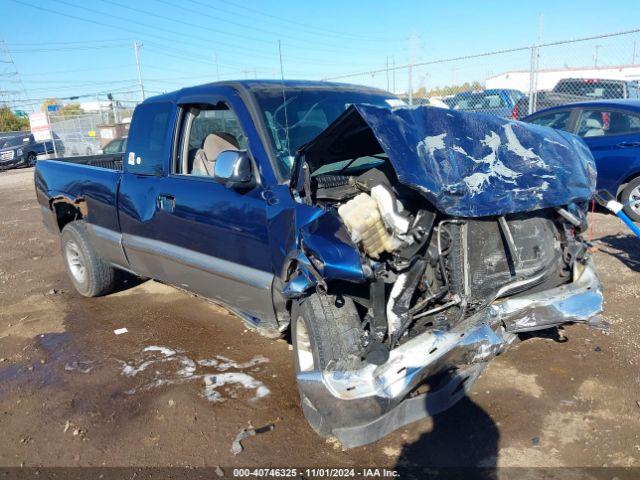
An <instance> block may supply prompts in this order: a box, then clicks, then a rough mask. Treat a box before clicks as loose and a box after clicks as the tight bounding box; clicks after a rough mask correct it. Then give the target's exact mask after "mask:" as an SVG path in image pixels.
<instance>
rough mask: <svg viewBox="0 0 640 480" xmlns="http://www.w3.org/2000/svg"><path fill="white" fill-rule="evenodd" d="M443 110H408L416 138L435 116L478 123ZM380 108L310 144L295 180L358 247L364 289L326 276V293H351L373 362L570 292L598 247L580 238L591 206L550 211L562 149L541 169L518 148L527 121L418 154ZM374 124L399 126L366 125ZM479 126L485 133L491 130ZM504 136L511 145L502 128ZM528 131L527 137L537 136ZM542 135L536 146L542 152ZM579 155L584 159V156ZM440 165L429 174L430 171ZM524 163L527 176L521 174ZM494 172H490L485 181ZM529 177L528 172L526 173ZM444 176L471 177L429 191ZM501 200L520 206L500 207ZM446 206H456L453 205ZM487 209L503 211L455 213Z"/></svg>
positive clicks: (422, 147)
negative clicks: (418, 341)
mask: <svg viewBox="0 0 640 480" xmlns="http://www.w3.org/2000/svg"><path fill="white" fill-rule="evenodd" d="M361 108H362V110H361ZM433 110H437V109H430V110H428V109H424V110H420V109H414V110H410V111H408V112H409V113H410V114H411V115H412V116H413V117H416V116H417V114H418V113H420V114H421V115H422V116H420V117H417V119H416V118H412V120H413V121H415V122H418V123H417V124H416V125H412V126H413V127H414V129H415V130H418V131H419V130H420V129H422V130H428V129H430V128H432V125H431V124H430V123H425V122H424V119H425V118H428V116H429V115H435V116H434V121H433V123H434V124H436V123H438V122H440V123H441V125H440V126H441V127H442V125H445V126H446V128H449V129H451V128H453V127H452V126H457V125H458V123H456V121H457V120H459V122H463V121H467V122H468V117H461V118H460V119H457V118H453V120H452V119H449V118H446V117H443V115H449V116H451V117H453V116H454V115H453V114H449V113H447V114H443V113H442V112H437V113H433ZM381 111H382V109H378V110H373V109H371V111H369V110H368V109H367V108H365V107H357V108H353V107H352V109H351V111H347V112H346V113H345V115H343V118H342V119H338V120H337V121H336V122H335V123H334V125H333V126H332V127H329V128H328V129H327V130H326V131H325V132H323V134H322V135H320V136H318V138H317V139H316V140H314V142H312V143H311V144H308V145H307V146H305V147H303V149H302V151H301V155H299V158H297V160H296V161H297V168H294V179H293V181H292V187H293V188H294V195H296V196H297V198H298V199H299V201H301V202H304V203H306V204H308V205H312V206H316V207H321V208H323V209H324V210H325V211H326V212H327V213H328V214H329V215H332V216H335V217H336V218H337V219H338V222H339V224H340V225H341V226H342V227H341V228H344V229H346V231H347V234H348V236H349V237H350V239H351V242H352V243H353V244H355V245H356V246H357V249H358V252H359V255H360V264H361V268H362V272H363V276H364V282H361V283H360V284H359V285H349V286H345V282H340V281H338V282H337V283H336V284H335V285H332V282H331V279H325V278H323V279H322V283H323V285H322V286H323V289H326V290H328V291H329V292H330V293H331V292H333V293H336V294H338V293H339V294H344V295H347V296H350V297H351V298H353V300H354V301H355V302H356V303H357V304H358V305H359V307H360V311H361V313H362V315H361V317H362V325H363V332H364V335H363V337H364V338H363V352H364V354H363V358H364V357H366V358H367V360H368V361H369V362H374V363H375V362H384V361H385V360H386V358H387V355H386V353H387V352H388V351H390V350H391V349H393V348H395V347H396V346H397V345H400V344H402V343H403V342H406V341H407V340H409V339H411V338H413V337H415V336H416V335H420V334H421V333H424V332H427V331H441V332H446V331H448V330H450V329H452V328H454V327H455V326H456V325H458V324H459V323H460V322H462V321H463V320H464V319H465V318H468V317H470V316H472V315H473V314H475V313H477V312H478V311H480V310H482V309H483V308H486V307H488V306H489V305H490V304H492V303H493V302H496V301H500V299H501V298H504V297H514V296H517V295H519V294H523V293H525V292H526V293H534V292H537V291H542V290H546V289H552V288H555V287H558V286H560V285H562V284H565V283H568V282H570V281H571V279H572V273H573V271H574V269H575V266H576V264H577V263H582V264H585V263H586V262H587V258H588V253H587V249H588V244H587V242H586V241H585V240H584V238H583V237H582V233H583V232H584V231H585V229H586V225H587V223H586V211H587V204H586V201H585V200H583V201H580V200H579V199H576V200H575V201H574V200H572V201H569V202H567V203H565V204H564V205H562V206H561V207H557V206H547V205H545V201H544V200H545V199H546V196H545V195H549V196H551V194H556V195H559V193H558V192H557V191H556V190H553V191H552V190H551V188H550V187H549V185H550V182H551V181H552V180H551V179H555V177H554V175H555V176H557V175H558V169H557V166H556V165H551V164H549V163H547V161H548V159H551V160H554V161H557V160H562V158H563V157H562V156H561V155H560V153H562V154H564V153H565V152H563V151H562V150H561V149H560V148H558V147H557V146H556V145H552V146H553V148H554V150H552V151H550V152H547V156H546V157H545V158H544V160H543V157H541V156H539V155H538V154H536V153H535V152H534V151H533V149H531V148H526V147H525V146H523V145H522V144H521V143H520V138H525V137H523V136H521V137H518V136H516V134H515V131H516V130H514V129H515V128H516V127H519V124H514V123H508V122H505V121H504V120H499V119H495V120H491V121H487V122H486V123H487V125H484V124H483V127H486V131H487V132H488V133H486V134H485V139H484V140H482V139H480V140H476V139H474V138H472V137H470V136H467V137H466V139H467V140H466V142H467V143H466V144H465V148H463V147H462V146H461V144H462V143H463V142H462V139H461V138H460V137H455V138H454V139H452V143H453V144H452V145H451V147H450V148H448V146H447V145H446V144H445V142H444V141H443V140H444V139H445V138H446V137H447V135H448V132H445V133H443V134H440V135H434V136H426V137H422V140H420V141H417V142H416V144H415V148H414V150H415V152H413V151H411V152H409V153H411V154H412V155H411V156H409V155H408V154H407V151H406V150H405V147H406V145H407V141H406V138H402V140H403V141H402V142H401V143H398V145H396V146H395V147H394V146H393V145H392V144H391V142H392V141H397V140H398V137H399V136H400V135H405V136H406V135H410V134H411V135H413V132H414V130H410V129H408V128H407V126H406V125H403V124H398V120H397V118H396V116H393V113H391V114H390V113H388V112H387V113H383V114H381V113H380V112H381ZM402 113H403V114H406V113H407V112H406V111H402ZM376 115H384V116H385V118H388V119H389V120H388V122H387V123H381V122H380V121H379V119H378V118H374V121H368V120H367V116H372V117H373V116H376ZM443 118H444V119H443ZM365 120H367V122H368V123H367V122H365ZM493 123H495V125H494V124H493ZM388 124H391V128H389V126H388ZM396 127H397V128H396ZM473 127H474V133H476V134H477V135H478V136H480V135H481V133H482V131H480V130H478V126H477V125H474V126H473ZM499 127H501V128H502V130H503V131H504V133H503V135H504V138H505V140H504V141H506V143H505V144H503V143H502V142H503V140H502V138H503V137H501V136H500V135H499V134H498V133H496V131H495V130H498V128H499ZM394 128H395V129H394ZM523 128H524V127H523ZM528 128H529V127H527V128H526V129H524V130H523V133H524V134H526V135H531V132H530V131H529V130H528ZM540 138H541V137H537V136H535V137H534V140H535V141H536V142H537V143H538V144H540ZM561 140H563V142H565V143H566V146H565V145H564V144H563V143H562V142H559V141H555V140H554V141H553V142H552V143H555V144H557V145H562V146H563V148H565V149H567V151H568V152H571V151H572V149H573V146H572V144H571V142H572V141H573V139H569V141H568V140H567V139H562V138H561ZM469 145H471V146H473V147H474V148H475V149H476V150H478V152H481V154H484V153H486V155H485V157H482V156H480V155H476V156H473V155H472V154H471V153H469V152H470V151H471V149H470V147H469ZM389 152H391V153H392V154H394V155H395V156H392V155H390V153H389ZM576 152H577V153H576ZM474 153H475V151H474ZM573 154H577V155H578V157H579V156H580V155H582V153H581V150H577V149H574V150H573ZM462 159H464V162H463V161H462ZM577 160H581V159H580V158H578V159H577ZM434 162H435V165H433V166H430V167H429V170H426V167H425V165H429V163H432V164H433V163H434ZM456 162H457V163H456ZM465 162H466V163H465ZM507 162H510V163H507ZM587 163H588V162H587ZM458 164H459V165H458ZM557 164H559V162H558V163H557ZM507 165H509V167H507ZM514 165H517V166H518V167H519V169H520V170H519V171H516V170H515V169H513V168H511V167H512V166H514ZM579 165H582V166H583V167H585V165H584V164H579ZM462 166H464V167H465V168H466V171H465V172H464V175H466V176H463V172H462V171H459V172H458V173H457V175H454V173H453V172H452V171H453V170H461V168H462ZM487 167H489V168H490V170H489V172H488V173H484V172H486V168H487ZM586 167H588V164H586ZM586 167H585V168H586ZM491 168H493V170H491ZM524 168H526V169H527V170H526V171H527V173H526V175H524V174H522V173H520V172H524V171H525V170H524ZM430 171H431V172H432V174H430V173H429V172H430ZM425 173H426V174H427V176H425ZM583 173H584V175H583V176H582V177H581V178H580V180H581V181H582V182H583V183H584V188H587V186H588V182H589V181H591V180H590V177H589V175H590V171H589V169H588V168H586V170H584V168H583ZM430 175H433V178H432V177H431V176H430ZM445 176H447V178H448V179H450V180H456V179H458V178H462V180H461V181H458V183H451V184H450V185H442V184H441V183H438V184H436V185H435V186H434V187H431V188H426V187H424V185H430V184H431V183H433V179H434V178H444V177H445ZM525 176H526V177H527V180H526V181H527V182H529V183H526V184H525V183H524V182H523V183H522V185H523V186H524V185H529V184H530V183H531V182H532V181H533V180H531V178H535V179H536V180H535V182H538V186H537V187H528V188H522V187H521V186H520V184H519V182H518V181H517V180H516V179H519V178H520V177H522V178H524V177H525ZM493 177H495V179H494V178H493ZM479 178H482V180H481V181H479V180H478V179H479ZM479 182H480V183H479ZM579 186H580V187H583V185H582V184H579ZM556 188H559V187H556ZM492 189H493V190H495V191H496V194H495V199H494V200H492V204H491V205H487V204H486V201H484V203H483V204H482V205H481V206H478V205H475V204H474V201H475V199H478V198H479V197H480V195H484V194H487V195H488V193H489V191H490V190H492ZM433 192H436V193H437V195H436V196H434V195H433ZM500 195H502V196H504V197H505V198H508V199H509V201H510V202H512V203H514V202H517V204H515V203H514V205H506V206H505V205H501V204H500ZM456 198H457V200H455V203H452V202H454V199H456ZM528 198H529V199H528ZM565 198H566V196H565ZM434 200H436V201H438V202H439V203H438V204H436V203H434ZM505 202H506V200H505ZM448 205H453V208H445V207H447V206H448ZM523 205H524V206H526V207H527V208H523ZM556 205H557V204H556ZM536 206H537V208H535V207H536ZM481 210H484V211H486V212H497V214H487V215H476V214H472V215H456V212H474V213H475V212H478V211H481ZM503 212H504V213H503ZM509 212H516V213H509ZM309 255H310V256H311V257H312V258H313V262H315V264H317V265H316V266H317V267H318V271H321V270H322V267H323V265H322V262H321V261H320V260H319V259H318V258H315V256H314V254H313V253H312V252H310V253H309ZM316 276H317V277H320V276H321V275H320V274H319V273H318V274H317V275H316ZM345 287H347V288H345ZM381 347H382V348H381ZM372 352H374V353H372Z"/></svg>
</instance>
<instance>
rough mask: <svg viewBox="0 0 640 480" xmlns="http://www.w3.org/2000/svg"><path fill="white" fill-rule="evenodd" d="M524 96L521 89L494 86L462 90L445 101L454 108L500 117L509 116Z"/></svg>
mask: <svg viewBox="0 0 640 480" xmlns="http://www.w3.org/2000/svg"><path fill="white" fill-rule="evenodd" d="M523 97H524V93H522V92H521V91H520V90H510V89H506V88H494V89H489V90H480V91H469V92H461V93H458V94H457V95H454V96H453V97H452V98H448V99H445V100H444V102H445V103H446V104H447V105H449V108H451V109H452V110H462V111H464V112H476V113H488V114H491V115H496V116H498V117H504V118H506V117H509V116H510V115H511V113H512V112H513V108H514V106H515V105H516V103H517V102H518V101H519V100H520V99H521V98H523Z"/></svg>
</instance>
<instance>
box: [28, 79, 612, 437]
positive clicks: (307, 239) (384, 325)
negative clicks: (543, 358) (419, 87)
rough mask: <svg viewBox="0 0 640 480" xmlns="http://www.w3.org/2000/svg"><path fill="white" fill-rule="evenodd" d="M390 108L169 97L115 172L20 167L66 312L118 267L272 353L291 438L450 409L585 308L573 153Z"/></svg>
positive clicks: (379, 426)
mask: <svg viewBox="0 0 640 480" xmlns="http://www.w3.org/2000/svg"><path fill="white" fill-rule="evenodd" d="M401 103H402V102H400V101H399V99H397V98H395V97H394V96H393V95H392V94H390V93H388V92H384V91H381V90H376V89H372V88H366V87H360V86H353V85H345V84H335V83H326V82H303V81H286V82H278V81H258V80H255V81H241V82H225V83H213V84H207V85H202V86H197V87H193V88H185V89H182V90H179V91H177V92H173V93H168V94H165V95H161V96H157V97H154V98H150V99H147V100H146V101H145V102H143V103H142V104H141V105H139V106H138V107H137V108H136V110H135V113H134V115H133V120H132V124H131V129H130V132H129V138H128V141H127V146H126V151H125V152H124V154H119V155H114V156H111V157H110V156H106V157H105V156H100V157H88V158H85V159H83V158H73V159H68V160H66V159H61V160H56V161H53V160H49V161H42V162H38V164H37V166H36V171H35V184H36V194H37V198H38V202H39V204H40V206H41V209H42V214H43V217H44V221H45V224H46V225H47V227H48V228H49V229H50V230H51V231H53V232H56V233H57V234H59V235H60V237H61V243H62V254H63V256H64V259H65V262H66V265H67V269H68V273H69V276H70V278H71V281H72V282H73V284H74V286H75V287H76V289H77V290H78V292H80V293H81V294H82V295H85V296H88V297H92V296H98V295H105V294H108V293H109V292H110V291H112V289H113V288H114V272H115V271H116V270H118V269H120V270H125V271H127V272H130V273H134V274H136V275H139V276H142V277H148V278H153V279H157V280H159V281H162V282H164V283H168V284H172V285H175V286H177V287H179V288H181V289H185V290H188V291H191V292H193V293H195V294H197V295H201V296H204V297H207V298H210V299H212V300H214V301H217V302H220V303H222V304H224V305H226V306H227V307H228V308H230V309H231V310H232V311H234V312H235V313H236V314H237V315H238V316H239V317H240V318H241V319H243V320H244V321H245V322H246V323H247V324H248V325H249V326H251V327H253V328H254V329H256V330H258V331H260V332H261V333H263V334H265V335H268V336H272V337H274V336H280V335H290V338H291V342H292V344H293V350H294V356H293V357H294V358H293V360H294V363H295V367H296V378H297V382H298V388H299V391H300V397H301V403H302V409H303V411H304V414H305V416H306V417H307V419H308V421H309V423H310V424H311V426H312V427H313V428H314V429H315V430H316V431H317V432H318V433H320V434H321V435H334V436H336V437H337V438H338V439H339V440H340V442H341V443H342V444H343V445H344V446H346V447H353V446H357V445H363V444H366V443H369V442H371V441H374V440H376V439H378V438H380V437H382V436H384V435H386V434H387V433H389V432H390V431H392V430H394V429H396V428H398V427H400V426H402V425H405V424H407V423H409V422H412V421H414V420H417V419H419V418H422V417H424V416H427V415H433V414H435V413H437V412H440V411H442V410H444V409H446V408H448V407H449V406H451V405H452V404H454V403H455V402H456V401H458V400H459V399H460V398H462V397H463V396H464V395H465V392H466V391H467V390H468V388H470V386H471V385H472V384H473V382H474V381H475V379H476V378H477V377H478V375H479V374H480V373H481V372H482V370H483V369H484V368H485V366H486V365H487V362H488V361H489V360H491V359H492V358H493V357H495V356H496V355H498V354H500V353H501V352H502V351H504V350H505V349H506V348H507V347H508V346H509V345H511V344H513V343H514V342H516V341H517V340H519V338H520V335H521V334H522V333H523V332H532V331H536V330H541V329H549V328H556V327H558V326H560V325H563V324H566V323H586V324H588V325H598V323H599V321H600V320H599V313H600V312H601V310H602V292H601V288H600V283H599V281H598V278H597V276H596V273H595V271H594V268H593V265H592V263H591V260H590V257H589V249H588V244H587V242H586V241H585V240H584V238H583V233H584V232H585V231H586V229H587V222H586V210H587V204H588V201H589V199H590V198H591V196H592V195H593V192H594V186H595V169H594V166H593V158H592V156H591V154H590V153H589V150H588V149H587V148H586V147H585V145H584V143H583V142H582V140H580V139H579V138H578V137H576V136H574V135H571V134H569V133H566V132H561V131H557V130H553V129H550V128H546V127H541V126H536V125H527V124H524V123H521V122H513V121H508V120H504V119H500V118H498V117H490V116H486V115H476V114H472V113H465V112H457V111H449V110H444V109H438V108H432V107H427V106H420V107H415V108H408V107H405V106H398V105H399V104H401ZM563 362H564V360H563Z"/></svg>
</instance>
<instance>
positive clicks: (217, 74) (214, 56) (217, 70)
mask: <svg viewBox="0 0 640 480" xmlns="http://www.w3.org/2000/svg"><path fill="white" fill-rule="evenodd" d="M213 61H214V62H216V80H217V81H218V82H219V81H220V65H218V54H217V53H216V52H213Z"/></svg>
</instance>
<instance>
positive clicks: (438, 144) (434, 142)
mask: <svg viewBox="0 0 640 480" xmlns="http://www.w3.org/2000/svg"><path fill="white" fill-rule="evenodd" d="M446 136H447V134H446V132H445V133H441V134H440V135H434V136H432V137H425V138H424V140H422V141H421V142H419V143H418V146H417V148H418V152H420V151H423V150H426V151H427V152H429V155H433V152H435V151H436V150H442V149H444V148H445V144H444V137H446Z"/></svg>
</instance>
